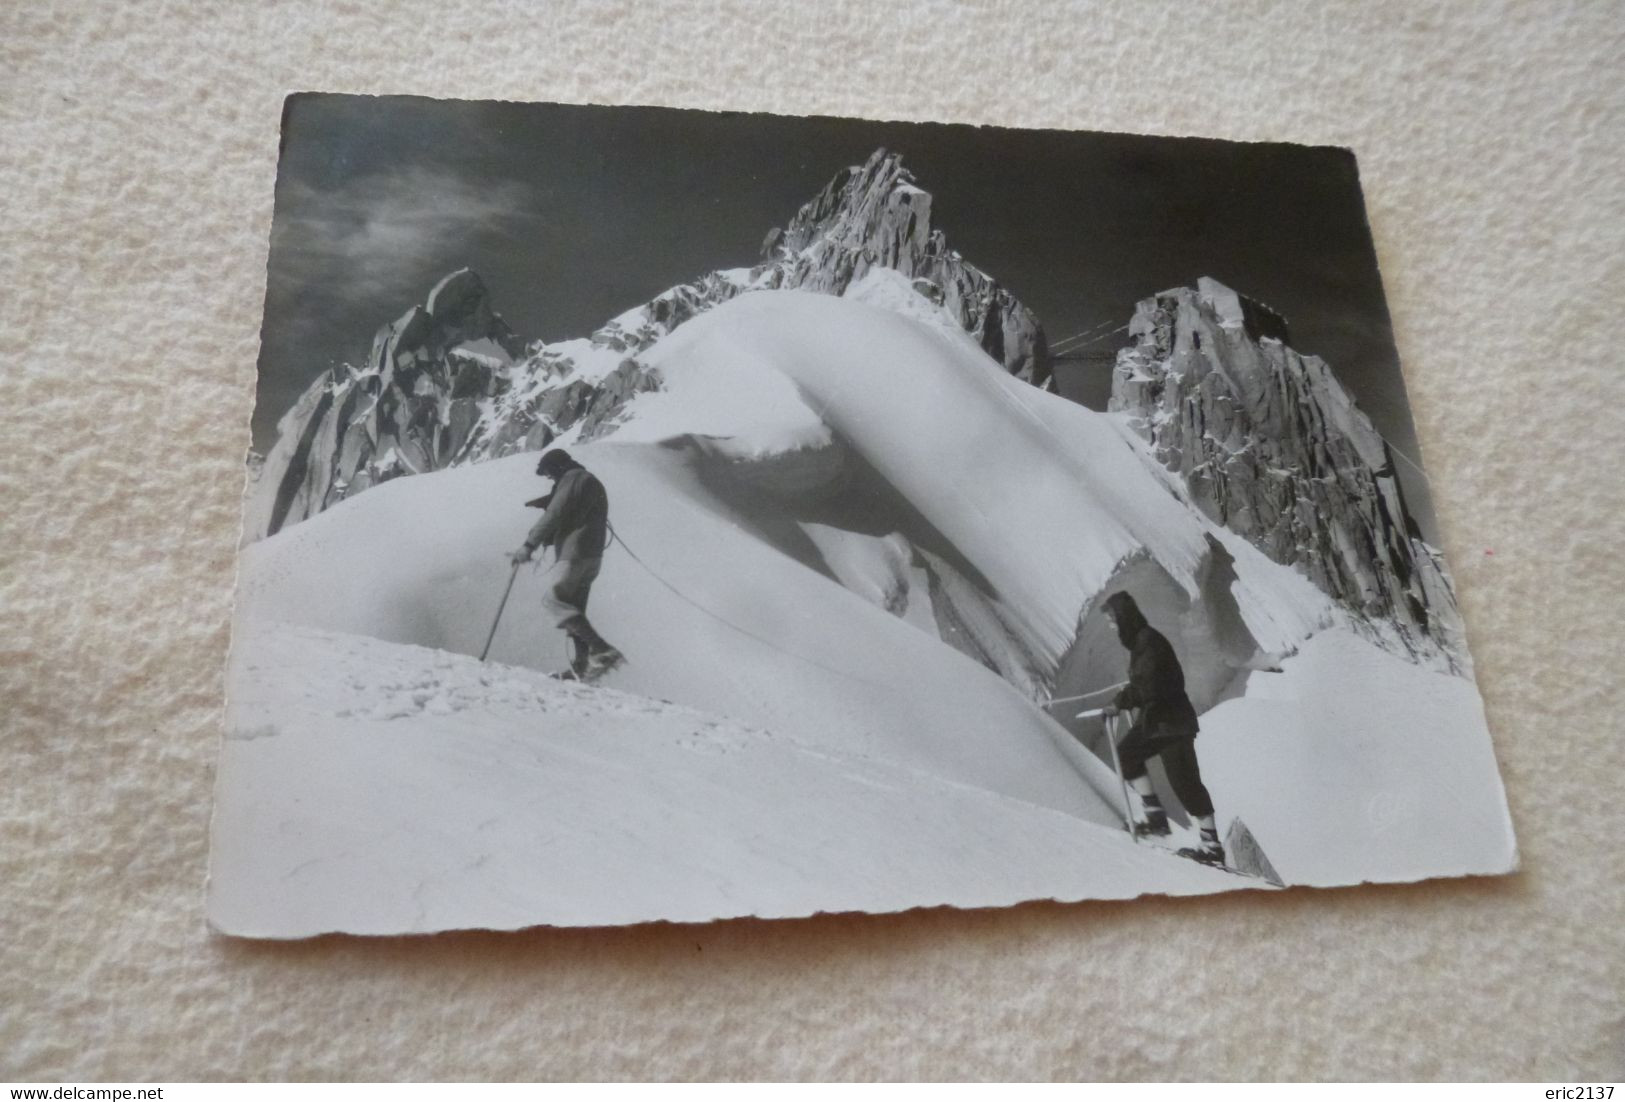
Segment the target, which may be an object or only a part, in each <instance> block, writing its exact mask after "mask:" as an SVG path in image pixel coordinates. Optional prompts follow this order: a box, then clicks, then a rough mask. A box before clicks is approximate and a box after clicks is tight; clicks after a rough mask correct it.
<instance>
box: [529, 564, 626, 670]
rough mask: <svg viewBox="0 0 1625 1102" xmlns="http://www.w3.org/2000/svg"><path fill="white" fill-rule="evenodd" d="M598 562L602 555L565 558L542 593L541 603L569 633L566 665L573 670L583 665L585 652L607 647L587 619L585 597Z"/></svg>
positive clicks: (590, 589)
mask: <svg viewBox="0 0 1625 1102" xmlns="http://www.w3.org/2000/svg"><path fill="white" fill-rule="evenodd" d="M602 565H603V560H602V559H565V560H564V561H563V562H562V563H561V564H560V566H561V567H562V568H563V569H562V570H561V571H560V573H559V575H558V577H557V578H556V579H555V581H554V582H553V585H552V586H551V587H549V589H548V591H547V592H546V593H545V594H544V595H543V596H542V604H543V606H545V607H546V608H547V611H548V612H549V613H550V614H551V615H552V617H553V622H554V623H556V624H558V626H559V627H561V628H563V629H564V632H565V634H567V635H569V637H570V642H571V644H572V645H571V652H572V653H571V659H570V667H571V668H572V669H574V670H575V671H576V672H577V673H581V672H582V671H583V670H585V669H586V667H587V659H588V657H589V656H591V655H594V654H598V653H601V652H603V651H606V650H609V649H610V645H609V644H608V643H607V642H605V640H604V637H603V636H602V635H599V634H598V631H597V629H595V628H594V627H593V626H592V624H591V623H590V622H589V621H588V620H587V597H588V595H589V594H591V592H592V583H593V582H594V581H596V580H597V578H598V570H599V568H600V567H601V566H602Z"/></svg>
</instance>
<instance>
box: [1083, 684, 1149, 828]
mask: <svg viewBox="0 0 1625 1102" xmlns="http://www.w3.org/2000/svg"><path fill="white" fill-rule="evenodd" d="M1121 714H1122V713H1121V712H1113V713H1112V714H1110V715H1107V714H1106V709H1104V708H1091V709H1089V710H1088V711H1086V712H1079V713H1078V716H1077V718H1079V719H1093V718H1094V717H1095V716H1106V745H1107V746H1110V747H1111V748H1112V771H1113V772H1114V773H1116V774H1117V783H1118V784H1120V785H1122V787H1123V826H1124V828H1125V829H1127V830H1128V836H1129V837H1130V838H1133V839H1134V840H1135V841H1136V842H1138V841H1139V840H1140V839H1139V837H1138V836H1137V835H1136V834H1135V833H1134V807H1133V805H1132V804H1130V803H1129V800H1128V780H1127V778H1125V777H1124V776H1123V761H1122V759H1121V758H1119V757H1118V756H1117V717H1118V716H1119V715H1121Z"/></svg>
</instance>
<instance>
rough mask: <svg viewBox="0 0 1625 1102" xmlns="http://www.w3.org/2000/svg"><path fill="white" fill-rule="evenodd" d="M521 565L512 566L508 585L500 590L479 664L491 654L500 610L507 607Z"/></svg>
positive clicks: (500, 617) (500, 618)
mask: <svg viewBox="0 0 1625 1102" xmlns="http://www.w3.org/2000/svg"><path fill="white" fill-rule="evenodd" d="M523 565H524V564H523V563H517V562H516V563H514V564H513V569H512V570H510V571H508V584H507V586H506V587H504V589H503V590H502V603H501V604H499V605H497V615H496V619H494V620H492V621H491V634H489V635H487V636H486V637H485V648H484V649H483V650H481V651H480V661H481V662H484V661H485V656H486V655H488V654H490V653H491V640H493V639H495V638H496V637H497V625H498V624H500V623H502V610H503V609H505V608H507V607H508V594H510V593H512V592H513V580H514V579H515V578H517V577H519V568H520V567H521V566H523Z"/></svg>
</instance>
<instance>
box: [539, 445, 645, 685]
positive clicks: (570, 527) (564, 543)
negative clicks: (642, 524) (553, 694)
mask: <svg viewBox="0 0 1625 1102" xmlns="http://www.w3.org/2000/svg"><path fill="white" fill-rule="evenodd" d="M536 473H537V474H539V475H541V476H542V477H543V478H551V479H552V480H553V492H552V493H550V494H548V495H547V496H546V497H544V498H538V499H537V500H536V501H534V502H531V503H530V504H533V505H540V506H541V507H542V508H543V510H544V512H543V513H542V519H541V520H538V521H537V522H536V525H535V527H533V528H532V529H531V530H530V535H529V536H528V537H526V539H525V545H524V546H523V547H521V548H520V549H519V550H517V551H515V552H514V553H513V562H514V564H515V565H516V566H517V565H518V564H519V563H522V562H528V561H530V557H531V556H532V555H533V554H535V552H536V549H537V548H539V547H548V546H552V547H554V548H555V558H556V559H557V565H558V566H559V567H561V568H562V569H561V571H560V574H559V576H558V578H557V579H556V580H555V581H554V582H553V585H552V587H551V588H550V589H549V590H548V592H547V595H546V596H545V597H543V598H542V603H543V604H544V605H545V606H546V608H547V610H548V612H550V613H551V614H552V615H553V619H554V622H555V623H557V624H558V626H559V627H560V628H561V629H563V631H564V632H565V634H567V635H568V636H569V637H570V641H571V644H572V657H571V661H570V668H571V670H572V671H573V673H574V674H575V676H576V677H578V678H588V679H590V678H592V677H594V676H597V675H598V674H600V673H603V672H604V671H605V670H608V669H610V668H612V667H613V666H615V665H617V664H618V663H619V662H620V661H621V653H620V651H618V650H616V649H615V648H614V647H612V646H610V645H609V643H607V642H606V641H605V640H604V637H603V636H601V635H599V634H598V632H597V630H595V629H594V628H593V626H592V624H591V623H590V622H589V621H588V620H587V595H588V594H589V593H590V592H591V591H592V583H593V581H594V580H595V579H596V578H597V577H598V571H599V569H600V568H601V567H602V566H603V562H604V548H605V547H606V546H608V543H609V494H608V493H607V492H606V491H605V490H604V484H603V483H602V482H600V481H598V479H597V478H596V477H594V476H593V474H592V472H591V471H589V470H587V468H585V467H583V466H582V465H581V464H580V463H577V462H576V461H575V460H574V459H572V458H571V457H570V453H569V452H567V451H565V450H564V449H563V448H554V449H553V450H552V451H550V452H548V453H547V454H545V455H543V456H542V459H541V462H539V463H537V464H536Z"/></svg>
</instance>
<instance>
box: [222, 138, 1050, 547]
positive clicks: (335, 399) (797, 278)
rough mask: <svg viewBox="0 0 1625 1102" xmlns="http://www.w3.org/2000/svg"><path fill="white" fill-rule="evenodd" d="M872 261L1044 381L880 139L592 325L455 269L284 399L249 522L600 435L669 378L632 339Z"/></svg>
mask: <svg viewBox="0 0 1625 1102" xmlns="http://www.w3.org/2000/svg"><path fill="white" fill-rule="evenodd" d="M876 268H888V269H892V270H895V271H897V272H899V273H900V274H902V275H904V276H906V277H907V278H908V279H909V280H910V281H911V285H912V286H913V288H914V290H915V291H916V292H918V293H919V294H921V295H922V296H924V297H925V298H927V299H929V300H930V301H932V302H934V303H936V304H937V305H939V306H941V307H943V308H944V309H945V310H946V311H947V313H948V314H949V315H950V316H951V317H953V318H955V319H957V320H958V321H959V323H960V324H961V325H962V326H963V327H964V328H965V330H966V332H968V333H969V334H971V336H972V337H974V338H975V339H976V341H977V342H978V343H979V344H981V346H982V347H983V348H984V349H985V350H986V351H987V352H988V354H989V355H990V356H992V357H993V358H994V359H995V360H997V361H998V362H999V363H1001V364H1002V365H1004V367H1005V369H1006V370H1008V371H1010V372H1011V373H1012V374H1014V375H1016V376H1018V377H1020V378H1022V379H1025V380H1027V381H1029V382H1032V383H1034V384H1037V385H1045V384H1046V383H1048V381H1049V379H1050V360H1049V353H1048V348H1047V345H1046V343H1045V338H1044V331H1043V328H1042V327H1041V326H1040V325H1039V324H1038V321H1037V319H1036V318H1035V317H1034V316H1033V314H1032V311H1030V310H1028V309H1027V308H1026V307H1025V306H1023V305H1022V304H1021V303H1020V302H1019V301H1018V300H1017V299H1016V298H1015V297H1014V296H1013V295H1011V294H1010V293H1009V292H1008V291H1006V290H1005V289H1004V288H1002V287H1000V286H999V284H998V283H996V282H995V281H994V280H993V279H992V278H991V277H989V276H988V275H987V274H986V273H984V272H982V271H981V270H980V269H978V268H976V267H974V266H973V265H971V264H969V263H968V262H966V261H965V260H964V259H963V258H962V257H961V256H960V255H959V254H958V253H957V252H954V251H953V250H952V249H950V248H948V246H947V244H946V242H945V240H944V238H943V234H942V231H941V230H937V229H933V228H932V226H931V196H930V195H929V194H928V193H927V192H925V191H922V190H921V189H920V188H918V187H916V186H915V185H914V182H913V178H912V177H911V176H910V175H909V173H908V171H907V170H906V169H905V168H903V165H902V160H901V158H900V157H899V156H898V155H896V154H894V153H888V152H887V151H886V150H884V149H881V150H876V151H875V153H874V154H873V155H872V156H871V157H870V158H869V159H868V161H866V162H865V163H864V164H862V165H855V166H853V167H851V168H848V169H845V170H843V171H842V172H841V173H839V174H837V175H836V177H835V178H834V179H833V180H831V181H830V182H829V184H828V185H826V186H825V187H824V189H823V190H822V191H820V192H819V193H818V195H817V196H815V197H814V198H813V199H812V201H810V202H808V203H807V204H805V205H804V206H803V207H802V208H801V209H800V210H799V211H797V213H796V214H795V216H794V217H793V218H792V219H791V220H790V221H789V223H788V224H787V225H785V226H784V227H782V228H779V229H774V230H772V231H771V232H770V233H769V234H768V235H767V239H766V242H765V243H764V245H763V250H762V259H761V261H760V262H759V263H758V264H756V265H755V266H754V267H750V268H731V269H726V270H721V271H715V272H710V273H708V274H706V275H704V276H702V277H700V278H699V279H697V280H695V281H693V282H692V283H685V284H681V285H679V286H676V287H673V288H671V289H670V290H668V291H666V292H664V293H662V294H660V295H658V296H656V297H655V298H654V299H652V300H651V301H649V302H647V303H644V304H643V305H641V306H637V307H634V308H633V309H631V310H628V311H626V312H625V313H623V314H621V315H620V316H618V317H616V318H613V319H611V320H610V321H609V322H607V323H606V324H605V325H603V326H602V327H601V328H599V329H598V330H597V331H595V332H594V333H592V334H591V335H590V336H589V337H585V338H580V339H576V340H568V341H561V342H557V343H554V344H543V343H540V342H532V343H530V344H529V345H526V344H525V342H524V341H523V340H522V339H521V338H520V337H518V336H517V335H516V334H515V333H514V332H513V331H512V330H511V329H510V328H509V327H508V325H507V324H506V323H505V322H504V321H503V320H502V318H501V317H500V316H499V315H498V314H497V313H496V312H495V310H494V309H493V308H492V304H491V295H490V293H489V292H488V291H487V289H486V286H485V284H484V282H483V281H482V280H481V279H480V277H479V276H478V275H477V274H475V273H474V272H472V271H469V270H468V269H462V270H460V271H456V272H453V273H451V274H450V275H448V276H446V277H445V278H444V279H442V280H441V281H440V282H439V283H437V284H436V285H435V286H434V288H433V289H432V290H431V291H430V292H429V294H428V296H427V298H425V300H424V302H423V303H422V304H421V305H418V306H414V307H412V308H411V309H410V310H408V311H406V313H404V314H402V315H401V316H400V317H399V318H398V319H397V320H395V321H394V322H392V323H390V324H387V325H385V326H383V327H382V328H381V329H379V330H378V333H377V336H376V337H375V338H374V339H373V345H372V353H371V355H370V356H369V357H368V360H367V362H366V363H365V364H364V365H362V366H361V367H355V366H351V365H344V366H341V367H337V368H334V369H332V370H331V371H326V372H323V373H322V374H321V375H319V376H318V377H317V378H316V379H315V380H314V381H312V383H311V384H310V386H309V387H308V388H307V389H306V390H305V392H304V393H303V394H302V395H301V396H300V398H299V400H298V401H297V402H295V403H294V406H293V408H292V409H290V410H289V411H288V412H287V413H286V414H285V415H284V416H283V417H282V420H281V421H280V422H279V423H278V425H277V433H278V436H277V441H276V443H275V445H274V446H273V447H272V448H271V449H270V451H269V452H268V453H267V454H266V455H265V456H264V458H263V462H261V461H259V460H258V457H256V458H255V461H254V462H251V464H250V490H249V495H248V501H247V504H246V508H245V525H244V536H245V538H246V539H248V540H250V541H252V540H256V539H260V538H263V537H264V536H267V535H270V534H272V533H274V532H276V531H278V530H280V529H281V528H284V527H286V526H287V525H290V524H297V523H298V522H299V521H301V520H304V519H306V518H307V517H311V516H314V515H315V514H317V513H319V512H321V511H322V510H323V509H326V508H328V507H330V506H332V505H334V504H335V503H337V502H339V501H342V500H343V499H344V498H346V497H348V496H350V495H353V494H356V493H360V492H361V491H363V490H366V489H368V488H369V487H372V486H376V485H378V484H379V483H381V482H385V481H388V480H389V479H392V478H398V477H400V476H402V475H408V474H418V473H422V472H424V471H432V470H439V469H441V468H443V467H448V466H452V465H454V464H460V463H467V462H476V461H478V460H481V459H490V458H497V457H500V456H503V455H508V454H511V453H513V452H516V451H533V450H537V449H540V448H545V447H547V446H548V445H549V444H550V443H551V442H553V441H554V440H556V439H557V438H559V437H560V436H562V435H564V434H565V433H573V437H572V438H573V439H575V440H582V441H585V440H591V439H593V438H595V437H599V436H604V435H607V434H608V433H611V432H613V431H614V430H615V428H616V426H617V424H618V423H619V416H620V412H621V409H622V407H623V406H624V405H625V404H626V402H628V401H629V400H630V399H632V398H633V397H635V396H636V395H637V394H640V393H643V392H645V391H649V390H654V389H658V388H659V386H660V378H659V375H658V373H656V372H655V371H654V370H653V369H652V368H650V367H648V366H647V365H645V364H643V363H642V362H641V361H640V360H639V359H638V358H637V357H638V354H639V353H641V352H642V351H643V350H644V349H646V348H648V347H649V346H650V345H652V344H654V343H655V342H656V341H658V340H659V339H660V338H662V337H664V336H665V335H667V334H668V333H670V332H671V331H672V330H673V329H675V328H677V327H678V326H679V325H682V324H683V323H684V322H686V321H688V320H689V319H691V318H693V317H696V316H697V315H699V314H701V313H704V312H705V311H707V310H710V309H712V308H713V307H715V306H717V305H720V304H721V303H723V302H726V301H728V300H729V299H731V298H733V297H735V296H736V295H740V294H743V293H746V292H750V291H758V290H805V291H815V292H821V293H824V294H831V295H840V294H843V293H844V292H845V291H846V290H847V288H848V287H850V286H852V285H853V284H854V283H855V282H857V281H859V280H861V279H862V278H863V277H864V276H865V275H866V274H867V273H868V272H870V271H871V270H873V269H876Z"/></svg>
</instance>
